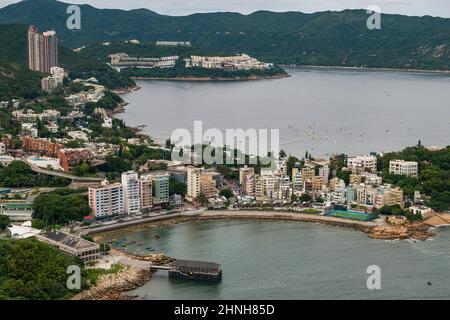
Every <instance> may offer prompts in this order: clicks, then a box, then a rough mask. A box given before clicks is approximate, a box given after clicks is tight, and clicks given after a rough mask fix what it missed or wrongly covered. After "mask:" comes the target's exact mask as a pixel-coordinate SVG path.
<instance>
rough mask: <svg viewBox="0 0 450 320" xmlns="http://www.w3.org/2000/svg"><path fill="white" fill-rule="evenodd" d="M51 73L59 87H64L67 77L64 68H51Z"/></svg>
mask: <svg viewBox="0 0 450 320" xmlns="http://www.w3.org/2000/svg"><path fill="white" fill-rule="evenodd" d="M50 73H51V74H52V76H53V78H54V79H55V80H56V83H57V85H58V86H62V85H63V83H64V77H65V76H66V74H65V72H64V68H60V67H51V68H50Z"/></svg>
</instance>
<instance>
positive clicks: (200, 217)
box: [91, 210, 434, 242]
mask: <svg viewBox="0 0 450 320" xmlns="http://www.w3.org/2000/svg"><path fill="white" fill-rule="evenodd" d="M228 219H234V220H269V221H270V220H271V221H280V220H282V221H298V222H309V223H320V224H324V225H330V226H336V227H344V228H351V229H354V230H356V231H360V232H363V233H365V234H367V235H368V237H370V238H373V239H380V240H395V239H401V240H404V239H414V240H426V239H428V238H430V237H432V236H434V234H433V233H432V232H431V231H430V226H429V225H426V224H424V223H420V222H416V223H407V224H405V225H401V226H400V225H389V224H387V223H386V222H384V221H380V220H381V219H380V218H379V219H378V221H377V220H374V221H371V222H369V221H358V220H350V219H342V218H336V217H329V216H321V215H314V214H305V213H292V212H286V211H285V212H282V211H279V212H277V211H270V210H242V211H226V210H223V211H205V212H203V213H200V214H196V215H189V216H177V217H173V216H171V217H167V219H164V217H162V218H161V219H160V220H158V221H151V222H143V223H140V224H139V223H137V224H135V225H132V226H125V227H120V226H116V227H115V228H113V229H111V230H107V231H101V232H98V233H96V232H92V230H91V232H92V234H93V237H94V240H95V241H96V242H104V241H107V240H110V239H112V238H115V237H117V236H120V235H124V234H127V233H132V232H138V231H142V230H147V229H150V228H158V227H164V226H169V225H173V224H177V223H184V222H191V221H206V220H228Z"/></svg>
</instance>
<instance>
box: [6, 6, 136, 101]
mask: <svg viewBox="0 0 450 320" xmlns="http://www.w3.org/2000/svg"><path fill="white" fill-rule="evenodd" d="M38 2H39V1H33V2H31V3H33V4H38ZM41 10H43V8H42V7H41V8H40V9H39V10H38V11H36V12H35V14H36V13H37V12H42V11H41ZM64 21H65V20H64ZM30 24H34V22H33V21H31V22H30V23H27V25H30ZM27 25H20V24H12V25H7V24H0V41H1V43H7V44H8V45H5V46H1V47H0V57H2V59H4V60H5V61H7V62H6V63H5V62H2V61H0V71H4V74H3V72H1V73H0V93H1V94H0V96H1V97H2V98H3V97H6V98H9V97H11V98H14V97H24V98H26V99H34V98H35V97H37V96H39V95H41V94H42V92H41V90H40V79H41V78H42V76H43V74H40V73H37V72H31V71H29V70H28V68H27V67H28V58H27V55H28V49H27V48H28V43H27V41H28V40H27V39H28V38H27ZM52 28H53V27H50V29H52ZM66 29H67V28H66ZM58 50H59V61H60V66H61V67H63V68H65V69H67V71H68V72H69V77H70V78H72V79H76V78H80V79H88V78H91V77H95V78H97V80H98V81H99V83H100V84H102V85H104V86H106V87H107V88H109V89H119V88H126V87H134V86H135V83H134V81H133V80H131V79H130V78H128V77H126V76H124V75H122V74H120V73H118V72H117V71H115V70H114V69H112V68H111V67H109V66H108V65H106V64H105V63H103V62H100V61H96V60H93V59H90V58H88V57H84V56H82V55H80V54H77V53H75V52H73V51H72V50H70V49H67V48H65V47H64V46H61V45H60V46H59V48H58ZM12 74H14V76H15V78H14V79H13V78H11V75H12ZM1 80H3V81H1ZM3 93H5V95H3Z"/></svg>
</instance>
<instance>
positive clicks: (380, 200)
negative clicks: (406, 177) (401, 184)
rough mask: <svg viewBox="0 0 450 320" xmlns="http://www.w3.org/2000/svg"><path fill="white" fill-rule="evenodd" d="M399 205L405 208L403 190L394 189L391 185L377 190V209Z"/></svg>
mask: <svg viewBox="0 0 450 320" xmlns="http://www.w3.org/2000/svg"><path fill="white" fill-rule="evenodd" d="M394 205H399V206H400V207H401V208H403V206H404V200H403V190H402V189H400V188H392V187H391V185H383V186H381V187H380V188H378V190H377V200H376V205H375V207H376V208H382V207H384V206H394Z"/></svg>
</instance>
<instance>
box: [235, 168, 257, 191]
mask: <svg viewBox="0 0 450 320" xmlns="http://www.w3.org/2000/svg"><path fill="white" fill-rule="evenodd" d="M254 175H255V168H253V167H247V166H244V167H242V168H239V184H240V185H241V186H243V185H244V181H245V179H246V177H247V176H254Z"/></svg>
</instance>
